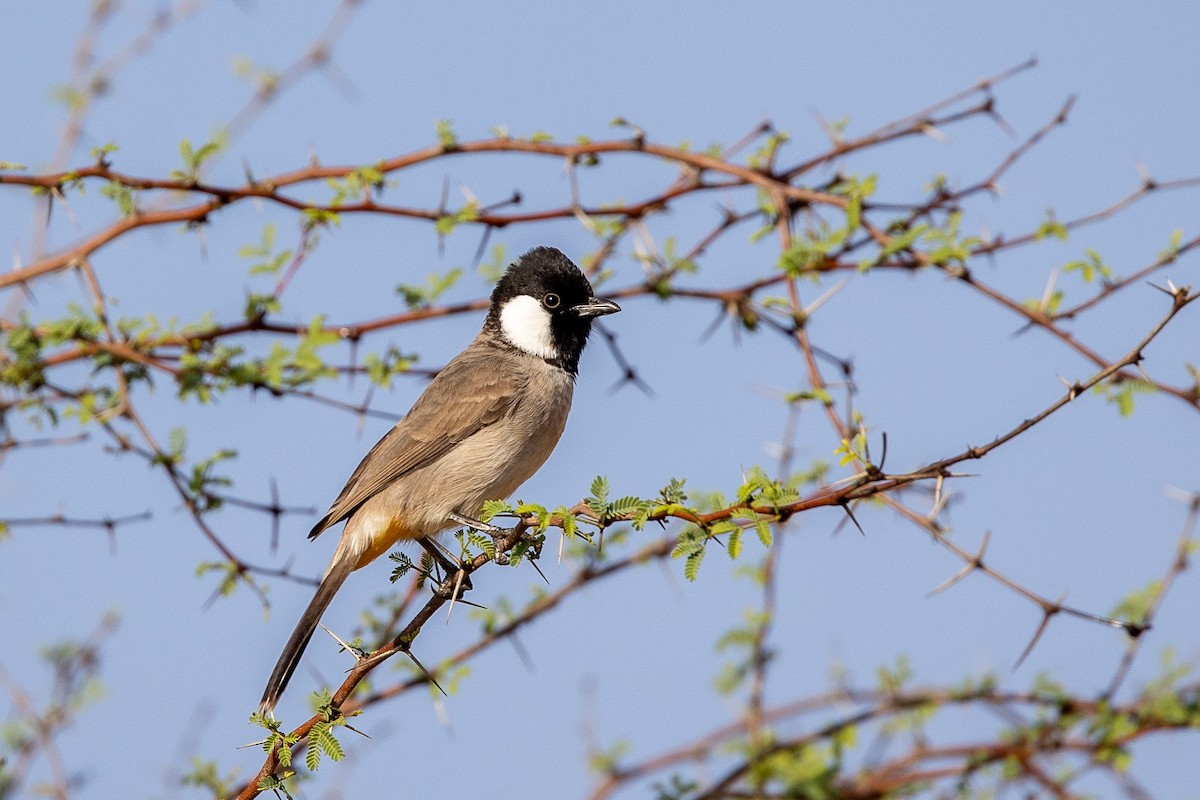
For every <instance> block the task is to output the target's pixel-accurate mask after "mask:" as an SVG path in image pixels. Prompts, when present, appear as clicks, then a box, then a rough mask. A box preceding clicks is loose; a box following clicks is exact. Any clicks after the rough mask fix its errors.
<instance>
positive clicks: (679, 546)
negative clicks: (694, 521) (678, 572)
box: [671, 525, 708, 581]
mask: <svg viewBox="0 0 1200 800" xmlns="http://www.w3.org/2000/svg"><path fill="white" fill-rule="evenodd" d="M707 544H708V534H707V533H705V531H704V530H703V529H702V528H700V527H699V526H697V525H688V526H687V527H685V528H684V529H683V530H682V531H680V532H679V537H678V539H677V540H676V542H675V549H674V550H672V551H671V558H683V559H685V561H684V564H683V575H684V577H686V578H687V579H688V580H689V581H694V580H696V576H697V575H698V574H699V572H700V562H702V561H703V560H704V552H705V550H706V545H707Z"/></svg>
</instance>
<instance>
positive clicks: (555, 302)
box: [542, 292, 562, 310]
mask: <svg viewBox="0 0 1200 800" xmlns="http://www.w3.org/2000/svg"><path fill="white" fill-rule="evenodd" d="M542 305H544V306H545V307H546V308H549V309H551V310H553V309H555V308H558V307H559V306H560V305H562V300H561V299H560V298H559V296H558V295H556V294H555V293H554V292H549V293H548V294H546V296H545V297H543V298H542Z"/></svg>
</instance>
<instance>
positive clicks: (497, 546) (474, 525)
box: [450, 512, 513, 564]
mask: <svg viewBox="0 0 1200 800" xmlns="http://www.w3.org/2000/svg"><path fill="white" fill-rule="evenodd" d="M450 519H451V520H453V521H454V522H457V523H458V524H459V525H462V526H464V527H467V528H470V529H471V530H475V531H479V532H480V533H485V534H487V535H488V536H490V537H492V552H493V553H494V554H495V555H494V556H493V560H494V561H495V562H496V563H497V564H507V563H508V553H506V552H504V547H505V545H507V546H510V547H511V546H512V543H511V542H509V541H505V542H501V539H507V538H508V537H510V536H511V535H512V533H513V529H512V528H500V527H497V526H495V525H491V524H489V523H487V522H481V521H480V520H477V519H474V518H473V517H467V516H463V515H462V514H455V513H453V512H452V513H451V514H450Z"/></svg>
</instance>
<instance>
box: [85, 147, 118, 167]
mask: <svg viewBox="0 0 1200 800" xmlns="http://www.w3.org/2000/svg"><path fill="white" fill-rule="evenodd" d="M120 149H121V148H119V147H117V143H116V142H108V143H107V144H102V145H100V146H99V147H93V148H92V149H91V150H89V151H88V155H89V156H91V159H92V161H95V162H96V163H97V164H100V165H102V166H105V165H107V164H108V163H109V162H108V157H109V156H110V155H112V154H113V153H115V152H117V151H118V150H120Z"/></svg>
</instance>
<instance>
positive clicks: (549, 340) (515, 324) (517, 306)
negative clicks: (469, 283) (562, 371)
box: [500, 294, 558, 359]
mask: <svg viewBox="0 0 1200 800" xmlns="http://www.w3.org/2000/svg"><path fill="white" fill-rule="evenodd" d="M500 331H501V332H502V333H503V334H504V338H505V339H507V340H508V341H509V342H510V343H511V344H514V345H516V346H517V347H519V348H521V349H522V350H524V351H525V352H526V353H529V354H530V355H531V356H537V357H538V358H549V359H555V358H558V348H557V347H555V346H554V332H553V331H551V330H550V312H549V311H547V310H546V309H544V308H542V304H541V303H539V302H538V301H537V299H535V298H533V297H530V296H529V295H527V294H523V295H519V296H517V297H514V298H513V299H511V300H509V301H508V302H506V303H505V304H504V306H503V307H502V308H501V309H500Z"/></svg>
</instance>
